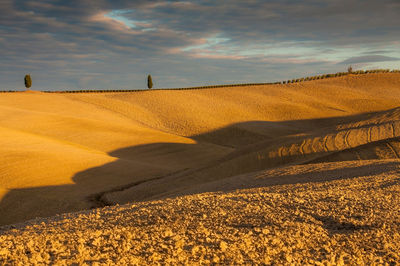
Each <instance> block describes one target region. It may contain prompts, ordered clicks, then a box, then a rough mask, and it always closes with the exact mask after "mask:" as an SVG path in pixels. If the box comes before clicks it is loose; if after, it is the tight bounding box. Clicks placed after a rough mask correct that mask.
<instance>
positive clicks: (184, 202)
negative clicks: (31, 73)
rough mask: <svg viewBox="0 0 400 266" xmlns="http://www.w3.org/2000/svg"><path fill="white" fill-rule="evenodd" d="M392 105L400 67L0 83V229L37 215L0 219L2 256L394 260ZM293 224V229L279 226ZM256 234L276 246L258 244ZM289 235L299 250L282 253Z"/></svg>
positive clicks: (399, 129) (399, 92) (399, 91)
mask: <svg viewBox="0 0 400 266" xmlns="http://www.w3.org/2000/svg"><path fill="white" fill-rule="evenodd" d="M399 103H400V73H379V74H365V75H347V76H342V77H337V78H330V79H322V80H314V81H307V82H301V83H290V84H276V85H262V86H242V87H240V86H236V87H229V88H223V87H218V88H212V89H201V90H175V91H174V90H166V91H162V90H157V91H142V92H131V93H117V92H115V93H96V94H94V93H79V94H61V93H51V94H50V93H41V92H36V93H25V92H21V93H2V94H0V110H1V111H0V136H1V138H0V225H10V224H15V223H20V222H26V221H27V220H29V219H33V218H35V217H42V218H38V219H37V220H32V221H28V222H26V223H22V224H15V225H12V226H5V227H2V229H1V231H0V263H1V262H12V258H11V257H12V256H11V255H10V254H11V253H10V251H11V250H12V251H13V252H14V251H15V252H16V253H14V254H19V255H18V258H19V259H20V260H21V261H19V262H20V263H23V262H24V260H25V263H26V262H28V261H30V262H32V261H35V260H36V259H37V260H39V259H40V258H39V257H40V256H47V257H43V258H42V259H44V261H45V262H46V263H49V262H57V261H59V260H62V258H68V260H67V261H68V262H69V263H73V262H77V263H82V262H83V261H85V260H88V259H89V257H93V258H95V259H94V260H97V261H99V262H109V263H111V262H119V263H123V261H119V260H120V259H121V258H122V257H123V256H122V255H121V256H119V255H115V254H114V255H112V254H111V253H112V252H115V250H114V251H113V249H110V248H109V249H107V245H109V246H108V247H110V246H115V247H116V248H117V249H118V250H120V251H119V252H120V254H126V255H127V259H128V260H131V261H130V262H135V261H134V259H137V262H138V263H140V262H141V260H146V261H149V260H150V261H151V260H153V262H157V261H160V262H168V259H173V260H174V262H177V261H180V262H186V263H189V262H200V260H210V261H213V260H214V258H213V257H210V254H211V253H212V254H217V258H215V260H216V261H214V262H218V261H217V260H220V261H219V262H235V261H240V258H241V259H242V260H243V262H246V261H249V262H259V263H261V262H263V261H262V259H263V258H264V259H265V258H270V259H271V260H273V261H281V262H283V263H284V262H290V261H293V262H298V263H313V262H312V261H304V260H302V259H301V258H304V257H305V256H307V257H310V258H313V256H312V254H314V255H315V257H314V259H315V260H318V261H323V260H327V261H331V262H336V263H339V262H340V261H342V262H343V263H359V262H377V260H378V259H382V260H384V261H387V262H392V261H399V260H400V259H399V257H398V256H396V255H395V254H399V253H400V252H399V251H400V250H399V249H398V248H397V247H398V246H400V236H399V234H398V233H396V232H398V230H399V224H398V223H397V222H396V221H397V220H400V217H399V209H398V206H399V204H398V203H399V197H398V192H399V188H400V187H399V183H398V163H399V161H398V159H399V158H400V141H399V136H400V122H399V121H400V107H399ZM198 193H203V194H198ZM176 197H178V198H176ZM125 203H129V204H128V205H124V206H113V207H106V208H104V209H96V210H93V211H88V210H89V209H92V208H96V207H104V206H107V205H116V204H125ZM82 210H86V211H83V212H80V213H71V214H66V215H61V216H57V217H53V218H47V219H45V218H43V217H50V216H54V215H56V214H62V213H70V212H76V211H82ZM224 213H225V214H224ZM267 217H269V218H267ZM296 217H297V218H296ZM42 222H43V223H42ZM203 227H204V228H207V230H208V231H205V232H204V238H203V233H201V232H200V231H199V230H200V229H201V228H203ZM168 228H169V229H171V228H173V230H172V229H171V230H172V231H173V232H169V231H168V230H169V229H168ZM338 228H339V229H338ZM167 229H168V230H167ZM107 230H108V231H107ZM174 230H178V231H179V230H181V231H179V232H180V233H179V232H177V231H176V232H175V231H174ZM201 230H203V229H201ZM264 230H265V232H267V231H268V232H267V233H265V234H264V233H261V232H264ZM271 230H272V231H271ZM341 230H345V233H343V232H342V231H341ZM61 231H62V232H63V233H61ZM167 231H168V232H167ZM186 231H187V233H184V232H186ZM337 231H339V232H337ZM35 232H36V233H35ZM207 232H208V233H207ZM296 232H304V234H301V235H298V236H296V238H288V237H287V236H289V235H293V234H295V233H296ZM67 234H68V235H71V236H72V238H71V240H68V241H67V242H65V243H64V242H62V241H64V240H63V239H66V235H67ZM146 235H147V236H148V239H143V238H144V237H145V236H146ZM199 235H201V236H202V237H199ZM245 235H246V237H244V236H245ZM95 236H96V237H97V238H96V237H95ZM177 236H179V239H178V238H176V239H175V237H177ZM28 238H29V239H31V240H32V241H33V242H32V243H31V242H30V241H29V240H28ZM72 239H73V240H72ZM96 239H100V240H96ZM207 239H210V240H207ZM296 239H297V240H296ZM46 241H50V242H49V243H50V244H49V245H47V244H46V243H47V242H46ZM60 241H61V242H60ZM93 241H97V242H96V243H97V244H96V243H94V242H93ZM99 241H100V242H99ZM107 241H108V242H107ZM182 241H183V242H182ZM196 241H197V242H196ZM199 241H200V242H199ZM202 241H203V242H202ZM210 241H211V242H210ZM246 241H247V242H246ZM260 241H261V242H260ZM262 241H264V242H265V241H266V242H265V243H269V242H271V241H272V242H274V243H272V242H271V243H270V244H271V247H272V246H274V247H275V248H274V249H268V250H265V248H266V246H268V245H262V244H260V245H259V246H257V245H255V244H254V243H264V242H262ZM293 241H294V242H296V241H297V242H299V243H300V242H301V245H300V244H299V245H300V246H298V247H297V249H298V250H302V251H304V254H303V255H304V256H303V255H301V256H300V255H299V257H297V258H296V257H293V258H291V259H289V258H288V257H287V255H288V254H293V250H292V249H293V248H294V247H296V245H294V244H295V243H294V242H293ZM175 242H176V243H175ZM178 242H179V243H181V244H177V243H178ZM209 242H210V243H209ZM297 242H296V243H297ZM365 242H367V243H368V247H366V246H363V245H364V244H363V243H365ZM17 243H24V245H20V246H18V245H17ZM61 243H64V244H62V245H65V246H66V247H67V249H66V250H64V251H60V252H58V251H57V252H56V251H55V250H56V249H58V248H59V246H60V245H61ZM99 243H102V244H99ZM106 243H108V244H106ZM127 243H130V244H129V245H131V246H135V248H131V246H127V245H128V244H127ZM174 243H175V244H177V245H181V246H180V250H181V251H182V260H181V259H180V258H175V257H174V256H173V255H172V253H174V252H173V250H175V248H176V247H175V246H173V244H174ZM207 243H208V244H207ZM224 243H225V244H224ZM340 243H342V244H343V243H345V244H343V245H342V244H340ZM351 243H353V244H351ZM385 243H386V244H385ZM396 243H397V244H396ZM175 244H174V245H175ZM249 245H250V246H252V247H254V248H255V250H251V249H249V248H248V246H249ZM196 246H199V247H198V248H196ZM313 247H315V249H314V250H313ZM150 248H152V250H153V251H151V249H150ZM228 248H229V249H230V251H232V252H231V253H229V252H225V251H226V250H227V249H228ZM328 248H329V250H331V251H332V250H334V251H335V252H330V251H329V250H328ZM193 249H195V250H193ZM323 249H324V250H325V251H323ZM41 250H43V252H41ZM107 250H108V251H107ZM235 250H236V251H235ZM244 250H247V251H248V252H247V251H246V252H247V253H246V254H244V253H243V252H244ZM277 250H278V251H279V252H278V251H277ZM28 251H29V252H28ZM39 251H40V252H39ZM155 251H156V252H155ZM27 252H28V253H27ZM63 252H64V253H63ZM108 252H109V253H108ZM150 253H152V254H153V255H154V254H155V255H154V256H158V257H155V258H153V259H150V258H149V257H148V256H150V255H149V254H150ZM228 253H229V254H230V255H229V254H228ZM328 253H329V254H333V255H332V256H333V257H332V256H331V257H329V256H328V255H327V254H328ZM24 254H25V255H24ZM43 254H45V255H43ZM46 254H47V255H46ZM128 254H129V256H128ZM157 254H158V255H157ZM201 254H202V255H201ZM257 254H270V256H265V257H263V258H262V257H259V255H257ZM299 254H300V253H299ZM324 254H325V255H324ZM346 254H347V255H346ZM368 254H370V255H368ZM39 255H40V256H39ZM203 255H204V256H203ZM113 256H115V257H113ZM201 256H203V257H201ZM257 256H258V257H257ZM357 256H358V258H360V260H357ZM2 260H3V261H2ZM14 262H16V261H14ZM142 262H143V261H142ZM171 263H172V261H171ZM266 263H267V262H266ZM378 263H379V262H378Z"/></svg>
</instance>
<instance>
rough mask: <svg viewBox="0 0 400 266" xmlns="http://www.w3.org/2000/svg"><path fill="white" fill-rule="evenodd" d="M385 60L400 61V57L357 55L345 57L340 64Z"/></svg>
mask: <svg viewBox="0 0 400 266" xmlns="http://www.w3.org/2000/svg"><path fill="white" fill-rule="evenodd" d="M385 61H400V58H396V57H389V56H384V55H365V56H357V57H351V58H349V59H346V60H344V61H342V62H340V64H359V63H373V62H385Z"/></svg>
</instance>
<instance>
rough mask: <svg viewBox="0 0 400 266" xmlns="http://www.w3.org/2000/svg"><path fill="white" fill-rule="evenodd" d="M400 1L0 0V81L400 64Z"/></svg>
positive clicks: (172, 80) (134, 82)
mask: <svg viewBox="0 0 400 266" xmlns="http://www.w3.org/2000/svg"><path fill="white" fill-rule="evenodd" d="M398 14H400V1H398V0H374V1H372V0H346V1H343V0H335V1H333V0H325V1H317V0H308V1H295V0H280V1H277V0H275V1H259V0H248V1H238V0H231V1H223V0H221V1H208V0H204V1H142V0H138V1H127V0H114V1H112V0H97V1H94V0H69V1H62V0H42V1H23V0H14V1H12V0H1V1H0V89H23V77H24V75H25V74H28V73H29V74H31V76H32V80H33V89H46V90H47V89H50V90H52V89H54V90H59V89H76V88H98V89H117V88H123V89H141V88H145V86H146V76H147V74H149V73H150V74H151V75H152V76H153V81H154V84H155V87H157V88H167V87H187V86H199V85H209V84H231V83H250V82H251V83H253V82H269V81H277V80H286V79H292V78H296V77H302V76H308V75H315V74H321V73H329V72H338V71H345V70H346V69H347V67H348V66H349V65H353V68H355V69H371V68H390V69H399V68H400V26H399V25H400V16H399V15H398Z"/></svg>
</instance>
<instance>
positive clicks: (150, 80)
mask: <svg viewBox="0 0 400 266" xmlns="http://www.w3.org/2000/svg"><path fill="white" fill-rule="evenodd" d="M147 88H149V89H151V88H153V80H152V79H151V75H148V76H147Z"/></svg>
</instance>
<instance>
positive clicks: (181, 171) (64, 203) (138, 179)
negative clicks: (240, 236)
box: [0, 109, 398, 224]
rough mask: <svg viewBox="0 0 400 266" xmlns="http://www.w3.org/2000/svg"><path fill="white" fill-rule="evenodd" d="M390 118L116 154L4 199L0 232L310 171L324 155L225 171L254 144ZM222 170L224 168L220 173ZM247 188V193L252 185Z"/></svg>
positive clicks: (232, 129) (236, 130)
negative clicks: (250, 176)
mask: <svg viewBox="0 0 400 266" xmlns="http://www.w3.org/2000/svg"><path fill="white" fill-rule="evenodd" d="M393 111H396V109H393V110H390V111H385V112H378V113H369V114H361V115H355V116H348V117H333V118H327V119H309V120H294V121H283V122H268V121H249V122H244V123H238V124H234V125H230V126H228V127H225V128H221V129H218V130H215V131H212V132H208V133H205V134H201V135H196V136H192V137H191V138H192V139H194V140H196V141H197V144H181V143H154V144H148V145H140V146H132V147H128V148H123V149H118V150H116V151H113V152H111V153H110V155H111V156H114V157H116V158H118V160H116V161H114V162H112V163H108V164H105V165H102V166H99V167H94V168H91V169H87V170H85V171H82V172H79V173H77V174H76V175H75V176H74V177H73V178H72V179H73V181H74V183H75V184H73V185H63V186H44V187H35V188H24V189H12V190H10V191H8V193H7V194H6V195H5V196H4V197H3V198H2V200H1V202H0V224H10V223H16V222H22V221H25V220H28V219H32V218H34V217H46V216H52V215H55V214H58V213H65V212H72V211H78V210H82V209H89V208H92V207H99V206H102V205H108V204H114V203H124V202H128V201H140V200H148V199H154V198H163V197H168V196H174V195H180V194H185V193H195V192H196V189H193V188H196V187H197V186H202V185H203V184H204V183H208V182H213V181H215V180H218V179H223V178H228V177H230V176H232V175H237V174H242V173H248V172H252V171H257V170H261V169H266V168H274V167H277V166H283V165H288V164H301V163H307V162H308V161H310V160H312V159H315V158H320V157H322V156H325V155H327V154H326V152H320V153H314V154H312V155H310V157H309V158H308V157H307V155H306V156H305V155H296V156H286V157H285V158H276V159H271V162H269V163H268V164H265V160H264V161H263V160H261V161H257V160H256V162H254V163H250V166H249V164H248V163H245V165H243V169H239V170H240V171H236V172H235V171H233V170H232V169H234V168H235V167H236V169H237V168H240V167H241V166H240V165H238V164H236V163H234V165H231V166H230V165H229V164H226V163H227V162H229V160H230V159H231V158H233V157H232V154H240V153H241V152H244V153H246V152H249V153H251V152H252V151H253V147H257V145H258V143H263V145H264V146H265V147H268V146H269V145H270V146H271V147H273V146H274V145H275V146H277V145H279V143H281V142H282V141H283V143H284V142H285V141H287V139H292V140H295V141H301V140H302V139H303V138H305V137H307V136H310V135H312V134H315V132H325V131H329V130H331V129H332V128H335V127H336V126H337V125H338V124H345V123H350V122H353V121H359V120H362V119H366V118H368V117H370V116H372V115H374V116H375V115H377V116H378V115H381V114H386V113H388V112H393ZM249 147H250V148H249ZM214 150H218V152H214ZM215 154H217V155H215ZM205 158H206V159H205ZM341 159H343V158H341ZM274 160H275V161H274ZM344 160H345V159H344ZM197 161H198V162H199V163H197ZM222 163H225V164H226V166H225V167H222V168H221V167H220V164H222ZM138 165H139V166H138ZM397 168H398V163H397V162H394V161H391V162H386V163H382V164H380V166H379V167H378V168H377V169H378V170H376V171H374V172H373V173H372V172H371V174H374V175H375V174H380V173H383V172H385V171H389V170H396V169H397ZM363 169H364V170H363ZM368 169H369V170H370V169H371V168H368V167H367V166H361V167H354V169H350V170H349V169H347V170H349V172H350V173H351V174H348V175H343V174H340V173H339V172H334V173H330V172H329V170H321V171H318V170H316V172H313V175H312V178H311V177H310V176H304V177H299V176H297V177H296V175H286V176H285V177H283V176H279V177H278V176H277V177H276V179H275V180H273V179H271V178H269V179H268V180H269V181H265V180H267V179H264V181H262V179H260V180H259V181H260V183H257V185H256V186H271V185H277V184H280V183H285V184H290V183H304V182H321V181H327V180H334V179H341V178H353V177H356V176H358V175H359V171H364V172H365V175H368V171H369V170H368ZM347 170H346V171H347ZM319 176H325V177H326V176H329V178H328V179H326V178H325V179H321V178H318V177H319ZM226 180H228V179H226ZM242 181H243V182H242V183H240V184H236V185H235V186H233V187H230V186H228V185H226V186H225V187H218V186H215V187H212V185H209V186H207V185H206V186H204V187H203V188H202V189H199V192H205V191H216V190H221V189H222V190H229V189H237V188H246V187H250V183H249V185H246V181H245V179H243V180H242ZM252 184H253V185H251V187H253V186H254V184H255V183H254V182H253V183H252ZM185 191H187V192H185Z"/></svg>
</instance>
